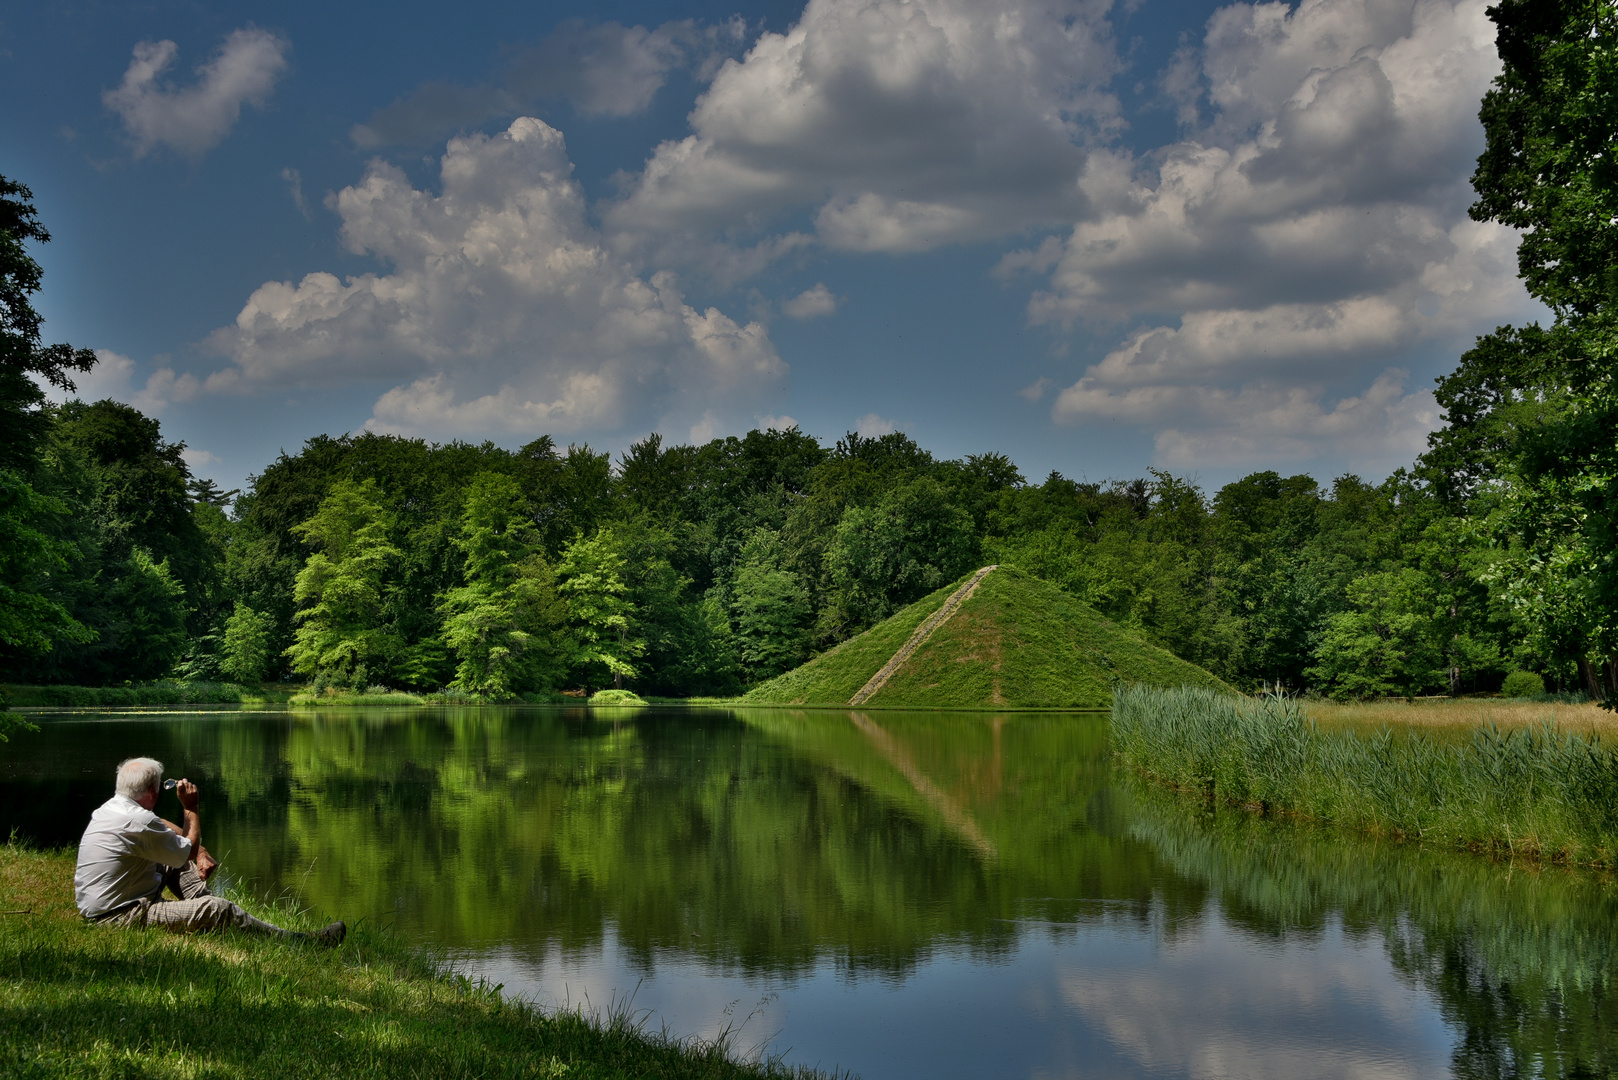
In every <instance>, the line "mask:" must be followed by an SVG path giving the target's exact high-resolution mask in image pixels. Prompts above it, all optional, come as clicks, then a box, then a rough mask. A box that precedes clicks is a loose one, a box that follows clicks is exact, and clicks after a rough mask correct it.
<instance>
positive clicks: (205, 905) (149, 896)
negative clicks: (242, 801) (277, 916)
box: [73, 758, 348, 947]
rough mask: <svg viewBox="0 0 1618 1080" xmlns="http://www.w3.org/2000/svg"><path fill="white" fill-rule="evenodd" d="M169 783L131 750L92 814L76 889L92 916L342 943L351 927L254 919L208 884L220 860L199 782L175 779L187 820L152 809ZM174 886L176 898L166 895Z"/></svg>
mask: <svg viewBox="0 0 1618 1080" xmlns="http://www.w3.org/2000/svg"><path fill="white" fill-rule="evenodd" d="M162 783H163V763H162V762H161V761H153V760H152V759H151V758H130V759H129V760H128V761H125V762H123V763H122V764H120V765H119V766H118V782H117V791H118V793H117V794H116V795H114V796H113V797H112V798H110V799H108V800H107V801H106V802H104V803H102V804H101V806H100V807H99V808H98V809H97V810H96V812H95V813H94V814H91V815H90V826H89V828H87V829H85V830H84V839H82V840H80V841H79V864H78V869H77V870H75V871H74V873H73V893H74V896H75V898H76V899H77V901H78V905H79V911H80V912H82V913H83V915H84V917H85V918H87V919H92V920H94V921H95V922H100V923H108V924H110V925H114V926H163V927H167V928H168V929H169V930H172V931H173V932H175V933H191V932H195V931H198V930H215V929H219V928H221V927H226V926H234V927H236V928H237V929H240V930H251V931H254V932H255V933H260V934H273V935H275V936H277V937H281V938H287V939H289V940H313V941H317V942H319V943H320V944H322V945H327V946H333V947H335V946H336V945H339V944H341V942H342V940H343V935H344V934H346V933H347V932H348V927H347V926H345V925H344V924H343V923H341V922H334V923H332V924H331V925H330V926H328V927H326V928H325V929H323V930H320V931H317V932H316V933H314V934H297V933H293V932H292V931H290V930H283V929H281V928H280V927H279V926H274V925H271V924H270V923H267V922H264V921H263V920H261V919H255V918H253V916H251V915H249V914H248V913H247V912H245V911H243V910H242V909H241V908H240V907H238V906H237V905H235V904H233V903H231V902H230V901H229V900H226V899H224V898H222V897H218V896H215V895H213V893H211V892H209V891H208V884H207V882H208V878H209V876H210V875H212V873H213V871H214V866H215V863H214V861H213V858H212V857H211V856H210V855H209V854H208V852H207V850H206V849H204V848H203V846H202V840H201V838H202V823H201V819H199V818H198V817H197V801H198V800H197V785H195V784H193V783H192V782H191V781H189V780H181V781H179V782H178V783H177V784H175V785H174V793H175V794H176V795H178V796H179V797H180V808H181V810H182V811H183V812H184V815H185V828H184V829H181V828H180V827H179V826H178V825H175V824H174V823H172V822H169V821H164V820H163V819H162V818H160V817H158V816H157V815H156V814H154V813H153V812H152V808H153V807H154V806H156V805H157V796H158V792H159V791H160V790H161V786H162ZM164 886H167V887H168V889H169V891H170V892H172V893H173V894H174V895H175V897H177V899H174V900H165V899H163V888H164Z"/></svg>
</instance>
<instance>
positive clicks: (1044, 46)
mask: <svg viewBox="0 0 1618 1080" xmlns="http://www.w3.org/2000/svg"><path fill="white" fill-rule="evenodd" d="M1108 6H1109V5H1108V3H1107V2H1106V0H1003V2H1000V3H993V4H989V3H983V2H981V0H809V4H808V6H807V7H806V8H805V9H804V12H803V15H802V17H801V18H800V19H799V20H798V22H797V24H796V25H794V26H793V27H792V28H791V29H790V30H788V31H787V32H786V33H784V34H779V33H765V34H763V35H761V36H760V37H759V39H758V40H757V41H756V42H755V43H754V44H753V46H752V48H751V49H750V50H749V51H748V52H747V54H746V56H745V57H743V58H742V59H741V60H739V61H738V60H727V61H726V62H725V63H724V64H723V65H722V66H721V67H720V68H719V70H718V71H717V73H716V74H715V76H714V80H713V83H712V85H711V86H710V88H709V89H708V91H707V92H706V93H705V94H703V96H702V97H701V98H700V99H699V100H698V102H697V107H696V109H695V110H693V112H692V113H691V126H692V134H691V135H689V136H687V137H686V138H684V139H679V140H672V141H669V142H665V143H663V144H662V145H661V146H659V147H658V148H657V150H656V152H655V153H654V154H653V155H652V157H651V158H650V160H648V161H647V163H646V167H645V169H644V170H643V171H642V172H641V173H640V174H639V175H638V176H637V177H634V178H633V184H632V186H631V188H630V190H629V191H628V192H627V194H626V195H625V197H624V198H623V199H621V200H620V201H618V202H617V203H616V204H615V205H613V206H611V207H610V208H609V209H608V211H607V215H606V216H607V220H608V222H609V223H610V225H611V226H612V228H613V229H615V230H616V231H618V232H619V234H620V236H621V237H622V238H623V239H624V240H625V241H626V242H629V241H631V240H639V241H641V242H645V243H649V244H653V245H654V246H655V245H656V244H657V243H658V242H659V241H660V240H661V241H662V242H664V243H669V242H670V241H669V237H670V236H671V235H672V236H685V235H688V234H693V233H701V232H703V231H705V230H715V229H719V230H734V229H744V230H746V229H754V230H757V229H765V228H767V227H768V226H769V224H770V222H771V219H772V218H773V217H775V216H777V215H779V214H781V213H783V212H784V211H788V210H812V211H813V212H814V215H815V228H816V235H817V237H818V238H819V239H820V240H821V241H822V242H824V243H826V244H828V245H830V246H832V247H835V248H841V249H847V250H853V251H872V252H905V251H918V250H923V249H927V248H930V247H934V246H937V245H939V244H943V243H950V242H955V241H967V240H979V239H984V238H990V237H996V236H1000V235H1003V234H1004V233H1006V232H1007V231H1008V230H1016V229H1021V228H1024V227H1027V226H1029V225H1033V224H1041V223H1043V224H1050V223H1054V222H1057V221H1061V220H1073V219H1074V218H1075V217H1076V216H1079V215H1082V214H1083V213H1084V211H1085V207H1086V202H1087V200H1086V196H1085V193H1084V192H1083V191H1082V190H1081V189H1080V187H1079V186H1078V184H1077V182H1076V181H1077V179H1078V177H1079V175H1080V174H1081V172H1082V171H1083V168H1084V164H1085V158H1086V151H1085V150H1084V149H1083V144H1084V142H1085V141H1086V140H1087V139H1089V138H1091V137H1092V136H1094V135H1095V134H1096V133H1104V132H1111V131H1113V130H1115V129H1116V127H1117V125H1118V113H1117V103H1116V101H1115V99H1114V98H1113V97H1112V95H1111V94H1110V93H1109V92H1108V91H1107V90H1106V87H1107V84H1108V83H1109V82H1110V81H1111V79H1112V78H1113V76H1114V75H1115V74H1116V73H1117V72H1118V70H1119V67H1120V65H1119V62H1118V59H1117V56H1116V55H1115V52H1114V49H1113V47H1112V40H1111V30H1110V27H1109V26H1108V24H1107V22H1106V18H1105V16H1106V12H1107V8H1108ZM677 246H678V245H677ZM687 246H688V245H687Z"/></svg>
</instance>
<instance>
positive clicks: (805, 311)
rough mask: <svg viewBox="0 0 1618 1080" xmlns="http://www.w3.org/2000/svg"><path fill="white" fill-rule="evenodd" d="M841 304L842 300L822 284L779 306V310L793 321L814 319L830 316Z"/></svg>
mask: <svg viewBox="0 0 1618 1080" xmlns="http://www.w3.org/2000/svg"><path fill="white" fill-rule="evenodd" d="M842 303H843V298H842V297H840V296H837V295H835V294H833V293H832V291H831V290H830V289H828V288H826V286H825V285H824V284H820V283H817V284H816V285H815V287H814V288H812V289H805V290H804V291H803V292H801V293H799V294H798V295H797V296H794V297H793V298H792V299H791V300H788V301H787V302H786V303H784V304H782V305H781V310H782V311H783V312H785V313H786V314H787V315H790V316H791V317H792V318H794V319H814V318H818V317H819V316H821V315H831V314H833V313H834V312H836V310H837V309H838V307H840V306H841V305H842Z"/></svg>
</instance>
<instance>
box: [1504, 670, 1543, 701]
mask: <svg viewBox="0 0 1618 1080" xmlns="http://www.w3.org/2000/svg"><path fill="white" fill-rule="evenodd" d="M1544 692H1545V679H1544V677H1543V676H1541V675H1540V673H1539V672H1537V671H1513V672H1512V673H1511V674H1510V675H1507V676H1506V681H1505V682H1504V683H1502V684H1501V686H1500V696H1501V697H1512V698H1521V697H1537V696H1538V695H1540V694H1543V693H1544Z"/></svg>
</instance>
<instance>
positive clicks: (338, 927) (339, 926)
mask: <svg viewBox="0 0 1618 1080" xmlns="http://www.w3.org/2000/svg"><path fill="white" fill-rule="evenodd" d="M347 934H348V924H347V923H345V922H343V921H342V920H341V919H339V920H337V921H336V922H334V923H332V924H331V925H330V926H326V927H322V928H321V929H319V930H316V931H315V932H314V933H313V934H311V935H310V937H312V938H314V939H315V941H316V942H318V943H319V944H321V945H324V946H326V948H328V949H335V948H337V946H339V945H341V944H342V943H343V938H344V937H345V936H347Z"/></svg>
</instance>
